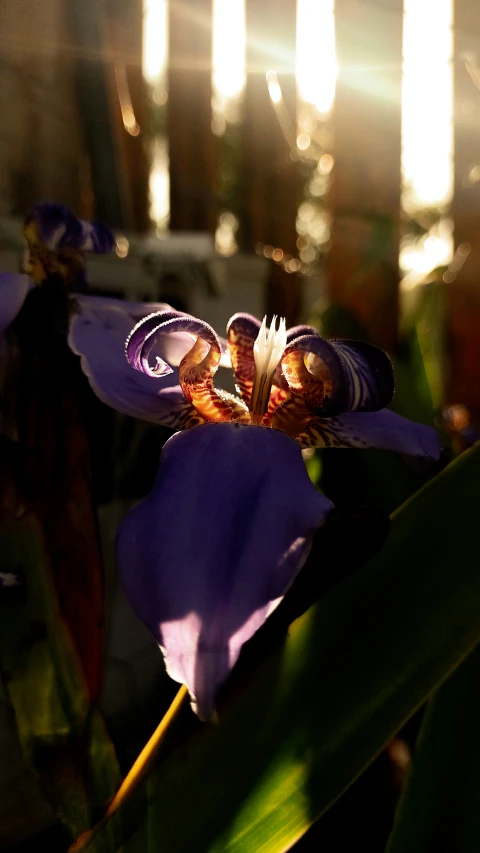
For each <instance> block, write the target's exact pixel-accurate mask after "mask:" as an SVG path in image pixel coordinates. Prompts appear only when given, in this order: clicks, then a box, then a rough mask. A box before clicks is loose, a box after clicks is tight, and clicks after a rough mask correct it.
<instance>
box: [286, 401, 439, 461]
mask: <svg viewBox="0 0 480 853" xmlns="http://www.w3.org/2000/svg"><path fill="white" fill-rule="evenodd" d="M297 440H298V441H299V443H300V444H301V446H302V447H363V448H365V447H376V448H377V449H379V450H393V451H395V452H396V453H402V454H404V455H406V456H417V457H420V458H424V459H430V460H436V459H438V458H439V456H440V453H441V449H442V448H441V444H440V438H439V436H438V433H437V432H436V431H435V430H434V429H432V428H431V427H429V426H425V425H424V424H417V423H415V422H414V421H410V420H408V418H403V417H402V416H401V415H397V414H396V412H391V411H390V410H389V409H383V410H382V411H380V412H347V413H346V414H344V415H339V416H338V417H336V418H315V419H313V420H312V421H311V422H310V425H309V427H308V428H307V429H306V430H305V432H304V433H302V435H300V436H298V439H297Z"/></svg>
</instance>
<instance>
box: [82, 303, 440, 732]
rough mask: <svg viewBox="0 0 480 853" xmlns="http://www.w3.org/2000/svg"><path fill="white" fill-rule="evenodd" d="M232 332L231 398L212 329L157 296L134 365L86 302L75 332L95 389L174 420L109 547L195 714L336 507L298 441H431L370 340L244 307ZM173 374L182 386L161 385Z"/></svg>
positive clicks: (118, 402) (424, 445)
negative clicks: (397, 410)
mask: <svg viewBox="0 0 480 853" xmlns="http://www.w3.org/2000/svg"><path fill="white" fill-rule="evenodd" d="M96 328H97V327H96ZM227 334H228V352H229V356H230V362H231V366H232V368H233V371H234V374H235V379H236V387H237V395H232V394H229V393H226V392H224V391H221V390H219V389H218V388H216V387H215V384H214V377H215V374H216V372H217V369H218V366H219V365H220V364H221V363H222V359H223V361H225V354H224V353H223V347H222V342H221V341H220V339H219V338H218V337H217V335H216V334H215V332H214V331H213V329H212V328H211V327H210V326H208V325H207V324H206V323H204V322H202V321H201V320H198V319H195V318H194V317H191V316H189V315H186V314H183V313H179V312H176V311H172V310H171V309H165V310H163V311H159V312H154V313H152V314H151V315H149V316H146V317H144V318H143V319H141V320H140V322H139V323H138V324H137V325H136V326H135V328H134V329H133V330H132V332H131V333H130V335H129V336H128V339H127V342H126V354H127V359H128V362H129V364H130V365H131V366H132V367H134V368H135V370H136V371H137V372H136V373H135V372H133V371H131V372H130V375H129V376H127V374H126V372H125V367H127V368H128V369H129V370H131V369H130V367H129V364H127V362H125V363H124V364H121V363H120V361H119V360H118V359H117V358H115V359H113V358H112V359H110V360H109V359H108V357H107V354H106V353H102V352H101V343H100V341H99V340H98V338H97V337H96V336H95V337H93V336H89V334H88V331H87V329H86V327H85V315H80V316H79V317H77V318H75V319H74V322H73V325H72V329H71V343H72V346H73V347H74V349H75V351H76V352H77V353H80V354H81V355H82V364H83V369H84V371H85V372H86V373H87V375H88V376H89V379H90V382H91V384H92V387H93V388H94V389H95V390H96V391H97V393H99V391H98V389H99V388H100V389H101V390H100V396H101V397H102V399H104V400H105V401H106V402H108V403H110V405H113V406H114V407H115V408H117V409H119V410H120V411H123V412H126V413H128V414H134V415H136V416H137V417H144V418H145V419H147V420H150V421H155V422H158V423H161V424H168V425H169V426H171V427H172V428H174V429H178V430H183V432H180V433H178V434H176V435H174V436H173V437H172V438H171V439H169V441H167V443H166V444H165V447H164V449H163V452H162V455H161V461H160V468H159V471H158V475H157V479H156V482H155V485H154V487H153V489H152V491H151V493H150V494H149V495H148V497H147V498H146V499H145V500H144V501H143V502H141V503H140V504H139V505H138V506H137V507H136V508H135V509H134V510H133V511H132V512H131V513H130V514H129V515H128V516H127V517H126V519H125V520H124V521H123V523H122V524H121V526H120V528H119V532H118V540H117V557H118V562H119V567H120V571H121V575H122V578H123V583H124V586H125V589H126V592H127V595H128V597H129V599H130V601H131V603H132V605H133V607H134V609H135V610H136V612H137V614H138V615H139V616H140V618H141V619H142V620H143V621H144V622H145V623H146V624H147V625H148V627H149V628H150V630H151V631H152V633H153V634H154V636H155V637H156V639H157V641H158V642H159V644H160V646H161V648H162V650H163V653H164V655H165V661H166V666H167V670H168V672H169V674H170V675H171V677H172V678H174V679H175V680H177V681H180V682H182V683H184V684H186V685H187V687H188V689H189V692H190V696H191V700H192V706H193V708H194V710H195V711H196V712H197V713H198V714H199V716H200V717H202V718H203V719H208V718H210V717H211V716H212V714H213V712H214V706H215V697H216V694H217V692H218V689H219V687H220V686H221V684H222V683H223V682H224V681H225V679H226V678H227V676H228V673H229V672H230V670H231V669H232V667H233V666H234V664H235V662H236V660H237V658H238V655H239V653H240V650H241V647H242V645H243V644H244V643H245V642H246V641H247V640H248V639H249V638H250V637H251V636H252V635H253V634H254V633H255V631H256V630H257V629H258V628H259V627H260V626H261V625H262V624H263V622H264V621H265V619H266V618H267V617H268V615H269V613H271V611H272V610H273V609H274V608H275V607H276V606H277V604H278V603H279V601H280V600H281V598H282V597H283V596H284V595H285V592H286V591H287V590H288V588H289V586H290V585H291V584H292V582H293V580H294V579H295V576H296V574H297V572H298V570H299V568H300V567H301V565H302V564H303V562H304V560H305V559H306V556H307V554H308V550H309V546H310V541H311V538H312V535H313V533H314V532H315V530H316V529H317V528H318V527H319V526H320V525H321V523H322V522H323V520H324V519H325V517H326V515H327V514H328V512H329V511H330V509H331V508H332V504H331V502H330V501H329V500H328V499H327V498H325V497H324V496H322V495H320V494H319V493H318V492H317V490H316V489H315V488H314V486H313V484H312V483H311V482H310V480H309V478H308V476H307V473H306V470H305V466H304V464H303V459H302V455H301V449H302V447H325V446H332V447H381V448H386V449H390V450H396V451H398V452H400V453H403V454H410V455H413V456H421V457H429V458H432V459H436V458H438V456H439V453H440V444H439V440H438V436H437V435H436V433H435V432H434V430H432V429H430V428H429V427H426V426H422V425H419V424H414V423H412V422H410V421H408V420H406V419H405V418H402V417H400V416H398V415H396V414H394V413H393V412H390V411H388V410H387V409H386V408H385V406H387V405H388V403H389V402H390V400H391V398H392V395H393V390H394V385H393V371H392V366H391V363H390V361H389V359H388V357H387V356H386V355H385V353H383V352H382V351H381V350H379V349H377V348H376V347H373V346H369V345H368V344H364V343H357V342H346V341H325V340H323V338H321V337H320V335H318V334H317V332H316V331H315V330H314V329H312V328H310V327H306V326H301V327H296V328H294V329H291V330H290V331H286V330H285V324H284V322H283V321H282V322H281V323H280V324H279V327H278V329H276V327H275V322H274V323H272V326H271V327H270V329H269V330H267V328H266V326H265V322H264V323H263V324H260V323H259V322H258V321H257V320H255V319H254V318H253V317H250V316H248V315H246V314H236V315H235V316H234V317H233V318H232V319H231V320H230V323H229V325H228V329H227ZM169 341H170V342H175V347H174V348H175V350H176V352H175V355H176V356H177V359H178V357H179V356H180V355H182V350H183V357H182V358H181V359H180V363H179V367H178V374H175V375H174V374H172V371H171V368H170V366H169V364H168V357H167V352H168V344H169ZM176 363H177V364H178V361H176ZM138 371H139V373H138ZM172 375H174V376H175V379H176V378H177V376H178V384H176V385H174V386H165V385H164V383H165V380H166V381H167V382H168V381H169V380H170V381H171V380H172ZM137 380H138V381H137ZM147 382H148V383H149V384H148V385H147V384H146V383H147Z"/></svg>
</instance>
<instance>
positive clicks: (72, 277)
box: [0, 204, 163, 335]
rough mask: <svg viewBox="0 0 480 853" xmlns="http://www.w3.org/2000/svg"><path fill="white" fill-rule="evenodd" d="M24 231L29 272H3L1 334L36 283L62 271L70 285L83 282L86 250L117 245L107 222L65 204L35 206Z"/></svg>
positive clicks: (103, 249)
mask: <svg viewBox="0 0 480 853" xmlns="http://www.w3.org/2000/svg"><path fill="white" fill-rule="evenodd" d="M24 234H25V238H26V241H27V245H28V250H27V252H26V257H25V272H26V273H27V275H20V274H19V273H2V274H0V335H1V334H2V333H3V332H4V331H5V329H6V328H7V327H8V326H9V325H10V323H12V322H13V320H14V319H15V317H16V316H17V314H18V312H19V311H20V309H21V307H22V305H23V303H24V301H25V298H26V296H27V294H28V292H29V291H30V290H31V289H32V288H33V287H34V286H35V285H41V284H43V283H44V282H45V281H46V279H47V278H48V276H50V275H58V276H60V277H61V278H62V279H63V280H64V281H65V283H66V284H67V285H72V284H76V285H80V286H81V285H82V284H84V281H85V254H86V253H95V254H103V253H106V252H110V251H111V250H112V248H113V245H114V239H113V235H112V232H111V231H110V230H109V229H108V228H106V226H104V225H100V224H98V223H91V222H86V221H84V220H83V219H78V217H76V216H75V215H74V214H73V213H71V211H70V210H68V209H67V208H66V207H64V206H63V205H61V204H39V205H38V206H37V207H35V208H34V209H33V210H32V212H31V213H30V214H29V215H28V217H27V219H26V222H25V227H24ZM118 301H120V300H118ZM157 307H158V308H160V307H163V306H157ZM136 316H137V315H134V318H135V317H136ZM142 316H143V315H142Z"/></svg>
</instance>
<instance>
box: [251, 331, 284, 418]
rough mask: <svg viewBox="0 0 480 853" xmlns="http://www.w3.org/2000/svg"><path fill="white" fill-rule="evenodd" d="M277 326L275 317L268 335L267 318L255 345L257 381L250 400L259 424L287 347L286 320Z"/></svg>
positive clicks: (253, 416) (252, 410)
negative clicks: (278, 366)
mask: <svg viewBox="0 0 480 853" xmlns="http://www.w3.org/2000/svg"><path fill="white" fill-rule="evenodd" d="M276 325H277V318H276V316H274V317H273V320H272V322H271V324H270V328H269V330H268V334H267V318H266V317H264V318H263V321H262V325H261V327H260V331H259V333H258V336H257V339H256V341H255V343H254V345H253V357H254V360H255V379H254V382H253V389H252V397H251V400H250V411H251V413H252V419H253V420H254V421H256V422H258V423H260V422H261V421H262V419H263V416H264V414H265V412H266V411H267V407H268V401H269V398H270V390H271V387H272V380H273V374H274V373H275V369H276V367H277V365H278V363H279V361H280V359H281V357H282V354H283V351H284V349H285V347H286V345H287V329H286V326H285V320H284V318H283V317H282V318H281V319H280V322H279V325H278V329H277V328H276Z"/></svg>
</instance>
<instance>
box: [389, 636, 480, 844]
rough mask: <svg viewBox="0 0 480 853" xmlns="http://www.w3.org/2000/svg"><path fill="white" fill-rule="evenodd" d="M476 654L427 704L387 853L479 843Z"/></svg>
mask: <svg viewBox="0 0 480 853" xmlns="http://www.w3.org/2000/svg"><path fill="white" fill-rule="evenodd" d="M479 709H480V649H478V648H477V649H476V650H475V651H474V652H472V654H471V655H469V657H468V658H467V659H466V661H464V663H462V665H461V666H460V667H459V668H458V669H457V670H456V672H454V674H453V675H452V676H451V677H450V678H449V679H448V681H447V682H446V684H444V685H443V686H442V687H441V688H440V689H439V691H438V692H437V693H436V694H435V696H434V697H433V699H431V700H430V703H429V706H428V709H427V712H426V714H425V718H424V720H423V724H422V728H421V731H420V735H419V740H418V744H417V748H416V750H415V755H414V760H413V765H412V768H411V771H410V774H409V777H408V779H407V783H406V788H405V791H404V794H403V796H402V799H401V803H400V807H399V810H398V814H397V819H396V823H395V828H394V831H393V834H392V836H391V838H390V841H389V844H388V847H387V853H404V851H406V850H408V853H427V851H439V853H440V851H442V850H445V851H455V853H472V851H474V850H477V849H478V847H479V839H480V772H479V768H480V726H479V724H478V723H479Z"/></svg>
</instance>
